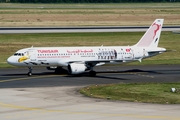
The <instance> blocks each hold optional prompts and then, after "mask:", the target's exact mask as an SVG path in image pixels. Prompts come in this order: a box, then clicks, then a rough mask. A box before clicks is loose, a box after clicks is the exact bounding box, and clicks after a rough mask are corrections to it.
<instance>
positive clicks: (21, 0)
mask: <svg viewBox="0 0 180 120" xmlns="http://www.w3.org/2000/svg"><path fill="white" fill-rule="evenodd" d="M0 1H1V0H0ZM7 1H8V2H11V3H152V2H180V0H6V1H4V2H7Z"/></svg>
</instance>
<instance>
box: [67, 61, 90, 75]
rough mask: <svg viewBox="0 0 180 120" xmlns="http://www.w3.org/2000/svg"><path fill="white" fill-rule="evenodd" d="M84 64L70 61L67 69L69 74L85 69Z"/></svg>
mask: <svg viewBox="0 0 180 120" xmlns="http://www.w3.org/2000/svg"><path fill="white" fill-rule="evenodd" d="M86 68H87V67H86V66H85V65H84V64H80V63H71V64H69V65H68V71H69V73H70V74H80V73H83V72H84V71H85V70H86Z"/></svg>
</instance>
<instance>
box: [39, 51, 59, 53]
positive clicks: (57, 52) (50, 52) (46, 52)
mask: <svg viewBox="0 0 180 120" xmlns="http://www.w3.org/2000/svg"><path fill="white" fill-rule="evenodd" d="M37 51H38V53H59V51H58V50H37Z"/></svg>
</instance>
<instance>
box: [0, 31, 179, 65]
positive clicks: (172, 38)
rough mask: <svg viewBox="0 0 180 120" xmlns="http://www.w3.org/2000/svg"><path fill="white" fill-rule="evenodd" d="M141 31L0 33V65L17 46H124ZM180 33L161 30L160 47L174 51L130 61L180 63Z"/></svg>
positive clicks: (129, 43) (131, 43) (136, 40)
mask: <svg viewBox="0 0 180 120" xmlns="http://www.w3.org/2000/svg"><path fill="white" fill-rule="evenodd" d="M143 34H144V32H120V33H51V34H0V67H10V66H9V65H8V64H7V63H6V59H7V58H8V57H9V56H10V55H12V54H14V53H15V52H16V51H17V50H19V49H22V48H27V47H31V46H34V47H50V46H51V47H62V46H101V45H104V46H125V45H126V46H127V45H134V44H135V43H137V42H138V41H139V39H140V38H141V37H142V35H143ZM179 38H180V34H173V33H172V32H162V34H161V38H160V43H159V46H160V47H164V48H166V49H168V50H176V51H175V52H166V53H163V54H161V55H158V56H155V57H152V58H148V59H145V60H143V62H142V63H139V62H134V63H130V64H131V65H151V64H180V47H179V42H180V39H179Z"/></svg>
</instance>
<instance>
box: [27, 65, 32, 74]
mask: <svg viewBox="0 0 180 120" xmlns="http://www.w3.org/2000/svg"><path fill="white" fill-rule="evenodd" d="M28 68H29V72H28V76H31V75H32V67H28Z"/></svg>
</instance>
